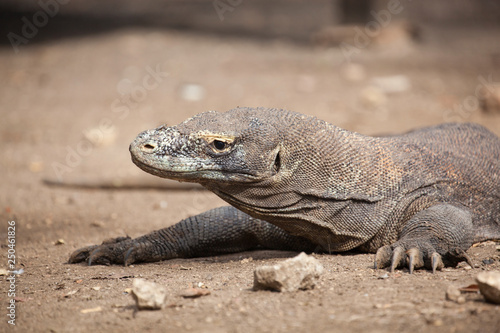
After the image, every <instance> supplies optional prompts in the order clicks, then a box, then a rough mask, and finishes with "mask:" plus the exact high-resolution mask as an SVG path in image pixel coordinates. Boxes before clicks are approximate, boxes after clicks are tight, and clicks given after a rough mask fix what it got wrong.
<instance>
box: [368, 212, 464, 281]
mask: <svg viewBox="0 0 500 333" xmlns="http://www.w3.org/2000/svg"><path fill="white" fill-rule="evenodd" d="M473 238H474V230H473V225H472V218H471V214H470V213H469V212H468V211H467V210H465V209H463V208H459V207H456V206H453V205H450V204H438V205H435V206H432V207H430V208H428V209H426V210H423V211H420V212H419V213H417V214H416V215H415V216H413V218H411V219H410V220H409V221H408V222H407V223H406V224H405V225H404V226H403V229H402V231H401V234H400V236H399V239H398V241H397V242H395V243H394V244H391V245H386V246H383V247H381V248H380V249H378V251H377V254H376V256H375V267H376V268H383V267H389V266H390V267H391V271H394V270H395V269H396V268H398V267H402V266H405V265H408V266H409V269H410V273H412V272H413V269H414V268H421V267H426V268H432V271H433V272H435V271H436V270H437V269H439V270H440V269H441V268H443V267H444V264H446V265H456V264H457V263H459V262H460V261H464V260H465V261H467V262H468V263H469V264H470V265H471V266H472V263H471V260H470V259H469V257H468V256H467V254H466V253H465V251H467V249H468V248H469V247H470V246H471V245H472V243H473Z"/></svg>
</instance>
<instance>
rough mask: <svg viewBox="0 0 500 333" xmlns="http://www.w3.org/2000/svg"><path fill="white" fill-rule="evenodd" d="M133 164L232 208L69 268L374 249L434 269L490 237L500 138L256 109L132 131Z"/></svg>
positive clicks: (391, 259)
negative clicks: (361, 125)
mask: <svg viewBox="0 0 500 333" xmlns="http://www.w3.org/2000/svg"><path fill="white" fill-rule="evenodd" d="M130 152H131V155H132V160H133V162H134V163H135V164H136V165H137V166H138V167H139V168H141V169H143V170H144V171H146V172H149V173H151V174H153V175H157V176H160V177H164V178H170V179H175V180H179V181H185V182H196V183H200V184H201V185H203V186H204V187H206V188H207V189H208V190H210V191H212V192H214V193H215V194H216V195H218V196H219V197H221V198H222V199H224V200H225V201H227V202H228V203H230V204H231V205H232V207H231V206H226V207H220V208H216V209H212V210H209V211H207V212H205V213H202V214H199V215H196V216H193V217H189V218H187V219H185V220H182V221H180V222H179V223H177V224H175V225H173V226H170V227H168V228H165V229H161V230H157V231H153V232H152V233H150V234H147V235H144V236H142V237H139V238H136V239H130V238H129V237H120V238H116V239H112V240H108V241H105V242H103V243H102V244H101V245H94V246H89V247H85V248H82V249H80V250H77V251H75V252H74V253H73V254H72V255H71V257H70V259H69V262H70V263H77V262H82V261H87V262H88V264H89V265H93V264H125V265H128V264H132V263H135V262H152V261H159V260H164V259H169V258H179V257H183V258H187V257H196V256H208V255H217V254H222V253H231V252H238V251H244V250H250V249H256V248H266V249H279V250H294V251H321V252H328V253H331V252H339V251H348V250H351V249H358V250H360V251H365V252H371V253H376V255H375V267H376V268H384V267H390V268H391V270H392V271H394V269H396V268H399V267H403V266H405V265H408V267H409V271H410V273H412V272H413V270H414V269H416V268H422V267H425V268H428V269H432V271H433V272H435V271H436V270H440V269H441V268H442V267H444V266H445V265H456V264H457V263H458V262H460V261H464V260H466V261H468V262H469V263H470V259H469V257H468V256H467V254H466V251H467V249H468V248H469V247H470V246H471V245H472V244H473V243H474V242H480V241H484V240H487V239H500V139H499V138H498V137H497V136H495V135H494V134H492V133H491V132H489V131H488V130H487V129H485V128H483V127H481V126H479V125H475V124H444V125H439V126H435V127H429V128H424V129H420V130H416V131H413V132H410V133H407V134H404V135H400V136H390V137H370V136H364V135H361V134H358V133H354V132H349V131H346V130H343V129H341V128H338V127H336V126H333V125H330V124H328V123H326V122H324V121H322V120H319V119H317V118H315V117H312V116H307V115H302V114H298V113H294V112H289V111H285V110H277V109H265V108H236V109H233V110H230V111H227V112H222V113H221V112H215V111H210V112H205V113H201V114H199V115H197V116H195V117H193V118H190V119H188V120H186V121H184V122H183V123H181V124H179V125H177V126H173V127H166V126H161V127H159V128H157V129H153V130H149V131H145V132H142V133H140V134H139V135H138V137H137V138H136V139H135V140H134V142H132V144H131V145H130Z"/></svg>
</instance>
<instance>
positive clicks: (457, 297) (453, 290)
mask: <svg viewBox="0 0 500 333" xmlns="http://www.w3.org/2000/svg"><path fill="white" fill-rule="evenodd" d="M446 299H447V300H449V301H452V302H455V303H458V304H464V303H465V297H463V296H462V293H461V292H460V290H459V289H458V288H457V287H455V286H449V287H448V289H447V290H446Z"/></svg>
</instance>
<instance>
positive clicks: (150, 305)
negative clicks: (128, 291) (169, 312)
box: [132, 279, 167, 310]
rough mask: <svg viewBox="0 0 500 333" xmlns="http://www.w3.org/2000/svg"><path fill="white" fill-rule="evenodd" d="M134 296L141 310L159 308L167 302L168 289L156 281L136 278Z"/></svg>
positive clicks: (133, 284)
mask: <svg viewBox="0 0 500 333" xmlns="http://www.w3.org/2000/svg"><path fill="white" fill-rule="evenodd" d="M132 297H134V300H135V303H136V305H137V308H138V309H139V310H158V309H161V308H162V307H163V306H164V304H165V300H166V298H167V290H166V289H165V288H164V287H163V286H160V285H158V284H156V283H154V282H149V281H146V280H144V279H134V281H133V282H132Z"/></svg>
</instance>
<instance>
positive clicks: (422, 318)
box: [0, 27, 500, 332]
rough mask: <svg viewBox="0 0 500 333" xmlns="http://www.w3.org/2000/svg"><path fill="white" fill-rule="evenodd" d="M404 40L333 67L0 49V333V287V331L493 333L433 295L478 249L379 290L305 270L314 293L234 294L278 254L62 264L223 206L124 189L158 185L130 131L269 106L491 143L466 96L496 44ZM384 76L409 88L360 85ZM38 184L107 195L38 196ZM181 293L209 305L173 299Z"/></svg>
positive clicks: (455, 37)
mask: <svg viewBox="0 0 500 333" xmlns="http://www.w3.org/2000/svg"><path fill="white" fill-rule="evenodd" d="M421 35H422V39H421V41H420V42H419V43H416V44H414V45H407V46H405V47H397V48H393V47H381V48H380V47H379V48H375V49H368V48H366V49H365V48H363V49H359V50H358V51H359V52H357V54H356V55H355V56H354V57H353V58H352V59H351V60H352V61H351V62H350V63H349V62H348V61H347V60H346V58H345V56H344V54H343V53H342V52H341V50H340V49H338V48H319V47H315V46H312V45H307V44H300V45H299V44H294V43H291V42H287V41H280V40H278V41H276V40H253V39H238V38H236V37H225V38H222V37H217V36H211V35H198V34H195V33H190V32H176V31H171V30H151V29H140V28H134V29H132V28H130V29H119V30H113V31H108V32H103V33H100V34H89V35H85V34H83V35H79V36H77V37H75V38H62V39H57V40H46V41H44V42H36V40H35V39H34V40H33V41H31V42H30V43H28V44H27V45H22V46H20V50H19V52H18V53H17V54H16V53H14V52H13V49H12V47H11V46H10V45H2V47H1V48H0V80H1V88H0V100H1V103H0V116H1V118H0V119H1V120H0V135H1V138H0V151H1V160H0V170H2V172H1V173H0V183H1V184H2V191H0V209H1V211H0V220H1V221H2V222H1V228H0V237H1V239H2V249H1V251H2V252H3V253H2V256H1V258H2V261H1V262H0V268H5V269H7V268H8V266H7V253H8V249H9V248H8V247H7V244H8V243H7V239H8V238H7V235H8V234H7V232H8V229H7V227H8V225H7V222H8V221H15V240H16V247H15V251H16V252H15V254H16V268H17V269H21V268H22V269H23V270H24V272H23V273H22V274H19V275H16V281H15V299H16V300H17V302H16V303H15V304H16V309H15V316H16V317H15V324H16V325H15V326H12V325H10V324H8V323H7V320H9V318H8V316H7V314H8V309H7V305H8V304H9V303H7V302H9V301H10V299H12V297H13V296H9V295H8V293H9V286H10V285H11V284H10V283H9V282H8V281H7V280H6V279H7V276H1V277H0V278H1V279H2V280H3V281H2V288H1V291H2V292H1V304H2V306H1V308H0V314H1V316H0V318H1V320H0V321H1V324H0V328H1V329H0V331H3V332H6V331H10V330H17V331H19V332H91V331H94V332H115V331H120V332H156V331H163V332H365V331H372V332H388V331H394V332H500V306H495V305H491V304H488V303H485V302H484V300H483V298H482V297H481V296H480V295H477V294H473V293H472V294H466V295H465V296H466V302H465V303H464V304H457V303H454V302H451V301H447V300H446V298H445V292H446V289H447V288H448V287H449V286H450V285H453V286H457V287H465V286H468V285H470V284H473V283H474V277H475V276H476V274H477V273H479V272H481V271H485V270H488V271H489V270H500V252H499V251H498V250H496V246H497V244H495V243H494V242H490V243H486V244H482V245H480V246H477V247H474V248H472V249H471V250H469V253H470V255H471V257H472V259H473V261H474V263H475V266H476V268H475V269H470V267H467V266H466V265H460V266H459V267H458V268H446V269H444V270H443V271H441V272H438V273H437V274H434V275H433V274H431V273H430V272H428V271H424V270H419V271H417V272H415V273H414V274H413V275H410V274H408V271H407V270H405V269H403V270H401V271H398V272H397V273H394V274H388V276H384V275H385V274H386V273H387V271H385V270H374V269H373V264H372V261H373V254H362V253H347V254H335V255H323V254H322V255H315V257H316V258H318V259H319V260H320V261H321V263H322V264H323V265H324V266H325V273H324V275H323V276H322V278H321V280H320V283H319V285H318V286H317V287H316V288H315V289H314V290H310V291H300V292H293V293H275V292H267V291H259V292H254V291H252V290H251V287H252V284H253V270H254V269H255V267H257V266H259V265H263V264H271V263H275V262H279V261H280V260H283V258H288V257H291V256H294V255H295V253H288V252H287V253H282V252H275V251H255V252H245V253H238V254H233V255H226V256H219V257H207V258H197V259H177V260H170V261H164V262H159V263H150V264H138V265H133V266H130V267H120V266H110V267H105V266H92V267H87V266H85V265H68V264H66V261H67V259H68V257H69V255H70V253H71V252H72V251H74V250H75V249H77V248H80V247H82V246H86V245H89V244H94V243H100V242H101V241H102V240H103V239H106V238H109V237H116V236H123V235H130V236H132V237H136V236H139V235H142V234H144V233H147V232H150V231H152V230H154V229H159V228H162V227H165V226H168V225H171V224H173V223H175V222H176V221H178V220H180V219H182V218H185V217H187V216H189V215H192V214H196V213H200V212H202V211H204V210H206V209H209V208H212V207H216V206H220V205H223V204H224V203H223V202H222V201H221V200H220V199H218V198H217V197H215V195H213V194H211V193H208V192H205V191H200V190H196V189H175V188H172V189H170V190H169V189H155V188H141V187H140V186H136V185H137V184H141V183H143V184H149V185H150V184H154V183H156V184H164V183H165V182H166V181H165V180H161V179H155V178H154V177H153V176H150V175H147V174H145V173H143V172H142V171H140V170H139V169H138V168H136V167H135V166H134V165H133V164H132V163H131V161H130V158H129V153H128V144H129V143H130V142H131V141H132V139H133V138H134V137H135V136H136V135H137V134H138V133H139V132H141V131H143V130H145V129H148V128H152V127H155V126H157V125H159V124H162V123H165V122H166V123H167V124H175V123H178V122H180V121H182V120H184V119H185V118H187V117H189V116H192V115H194V114H197V113H199V112H202V111H205V110H212V109H215V110H221V111H222V110H227V109H230V108H233V107H236V106H267V107H279V108H286V109H291V110H294V111H298V112H302V113H307V114H313V115H316V116H318V117H320V118H322V119H324V120H327V121H329V122H331V123H333V124H335V125H338V126H340V127H343V128H346V129H349V130H354V131H358V132H362V133H365V134H381V133H383V134H392V133H399V132H403V131H407V130H410V129H412V128H416V127H420V126H425V125H431V124H438V123H442V122H445V121H474V122H477V123H480V124H483V125H485V126H486V127H488V128H489V129H491V130H492V131H493V132H495V133H496V134H499V135H500V114H484V113H482V112H481V111H480V110H479V109H478V107H477V106H478V103H477V99H476V97H477V94H478V93H477V91H478V90H477V88H478V87H481V85H483V84H484V82H485V81H488V80H489V81H495V80H496V81H499V80H500V43H498V40H499V37H500V30H495V29H491V28H490V29H480V28H473V27H455V28H450V27H441V28H438V27H423V30H422V34H421ZM155 72H156V74H152V73H155ZM167 73H168V75H167ZM395 75H402V76H403V79H405V80H408V82H409V83H410V85H409V86H407V87H406V88H405V89H404V90H403V91H399V92H394V91H393V92H388V91H384V89H385V90H391V89H390V88H388V87H385V86H383V87H382V88H380V87H379V88H373V78H377V77H387V76H395ZM47 179H49V180H56V181H57V180H61V181H63V182H65V183H71V184H76V183H82V182H83V183H84V184H96V183H103V182H104V183H107V184H111V185H113V186H115V188H111V189H109V188H107V189H104V188H81V187H75V186H73V187H71V186H70V187H64V186H48V185H47V184H45V183H44V181H43V180H47ZM120 185H127V186H121V187H120ZM129 185H130V186H129ZM113 186H111V187H113ZM60 243H63V244H60ZM485 259H491V260H489V261H483V260H485ZM137 277H142V278H145V279H147V280H150V281H154V282H156V283H159V284H162V285H164V286H165V287H166V288H167V289H168V291H169V294H170V296H169V299H168V303H169V306H168V307H166V308H165V309H163V310H159V311H139V312H137V311H135V308H134V301H133V299H132V297H131V296H130V295H129V294H128V293H127V292H126V289H127V288H130V287H131V286H132V280H133V278H137ZM199 283H202V284H203V285H204V286H206V288H208V289H209V290H210V291H211V294H210V295H208V296H204V297H201V298H198V299H184V298H182V297H181V296H179V295H180V293H181V292H182V291H183V290H184V289H185V288H187V287H190V286H192V285H193V284H199Z"/></svg>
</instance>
